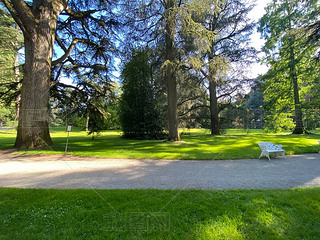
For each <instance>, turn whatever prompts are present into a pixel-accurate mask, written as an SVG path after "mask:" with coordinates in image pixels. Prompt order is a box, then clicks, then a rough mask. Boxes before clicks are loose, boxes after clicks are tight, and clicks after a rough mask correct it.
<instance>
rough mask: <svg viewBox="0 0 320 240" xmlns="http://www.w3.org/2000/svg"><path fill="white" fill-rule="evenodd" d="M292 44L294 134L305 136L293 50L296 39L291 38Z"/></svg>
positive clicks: (291, 74) (291, 72)
mask: <svg viewBox="0 0 320 240" xmlns="http://www.w3.org/2000/svg"><path fill="white" fill-rule="evenodd" d="M290 41H291V44H290V63H289V65H290V78H291V79H292V85H293V97H294V119H295V128H294V130H293V132H292V133H293V134H304V133H306V131H305V128H304V125H303V121H302V111H301V103H300V97H299V85H298V76H297V72H296V64H295V53H294V49H293V44H294V39H292V38H291V40H290Z"/></svg>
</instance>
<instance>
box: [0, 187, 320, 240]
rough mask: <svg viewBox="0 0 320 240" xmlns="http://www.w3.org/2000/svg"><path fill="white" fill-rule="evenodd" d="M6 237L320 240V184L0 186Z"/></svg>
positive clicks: (1, 235) (0, 223)
mask: <svg viewBox="0 0 320 240" xmlns="http://www.w3.org/2000/svg"><path fill="white" fill-rule="evenodd" d="M0 196H1V197H0V215H1V218H0V239H3V240H5V239H10V240H11V239H121V240H123V239H130V240H132V239H205V240H208V239H319V236H320V221H319V219H320V188H309V189H290V190H228V191H212V190H208V191H202V190H188V191H177V190H52V189H51V190H49V189H42V190H41V189H37V190H36V189H6V188H0Z"/></svg>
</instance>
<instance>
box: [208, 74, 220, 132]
mask: <svg viewBox="0 0 320 240" xmlns="http://www.w3.org/2000/svg"><path fill="white" fill-rule="evenodd" d="M209 95H210V120H211V134H212V135H220V134H221V131H220V123H219V108H218V99H217V83H216V81H215V79H210V80H209Z"/></svg>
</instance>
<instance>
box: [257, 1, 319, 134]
mask: <svg viewBox="0 0 320 240" xmlns="http://www.w3.org/2000/svg"><path fill="white" fill-rule="evenodd" d="M318 11H319V1H317V0H312V1H309V0H308V1H298V0H294V1H287V0H282V1H272V2H271V3H270V4H269V5H268V7H267V13H266V14H265V15H264V16H263V18H262V19H261V21H260V27H259V31H260V32H261V33H262V36H263V37H264V38H265V39H266V43H265V46H264V48H263V50H264V52H265V54H266V58H265V61H266V63H268V64H269V65H270V70H269V71H268V73H267V74H266V75H264V76H263V78H262V79H263V93H264V98H265V101H266V105H265V109H266V110H267V113H268V115H267V117H266V123H267V125H266V127H267V128H271V129H275V130H280V129H291V130H293V133H305V132H306V130H305V127H306V122H308V123H311V122H314V120H312V119H314V118H315V117H316V115H317V113H318V110H319V105H318V106H317V105H314V104H313V103H314V102H315V100H316V99H318V97H317V96H316V95H314V91H312V89H314V88H315V86H316V85H318V84H319V64H318V62H317V61H316V59H315V56H316V53H317V50H318V46H317V45H318V44H317V43H313V44H308V38H307V37H306V35H305V32H304V31H303V27H304V26H306V25H308V24H310V23H312V22H315V21H316V19H317V17H316V16H317V14H318ZM312 92H313V93H312ZM313 107H315V108H313ZM312 108H313V109H312ZM311 109H312V110H311ZM312 112H313V113H312ZM307 126H308V127H315V125H314V124H308V125H307Z"/></svg>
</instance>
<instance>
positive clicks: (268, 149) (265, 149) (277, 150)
mask: <svg viewBox="0 0 320 240" xmlns="http://www.w3.org/2000/svg"><path fill="white" fill-rule="evenodd" d="M258 145H259V147H260V149H261V154H260V157H259V159H260V158H261V157H263V156H265V157H267V158H268V159H269V161H271V159H270V157H269V153H273V155H274V156H276V155H277V154H281V155H282V156H283V157H284V158H286V156H285V155H284V153H285V150H283V149H282V145H277V144H273V143H272V142H259V143H258Z"/></svg>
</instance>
